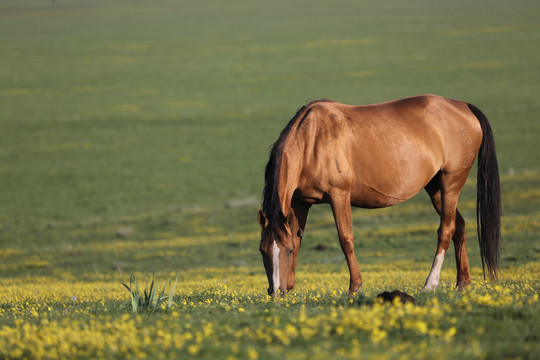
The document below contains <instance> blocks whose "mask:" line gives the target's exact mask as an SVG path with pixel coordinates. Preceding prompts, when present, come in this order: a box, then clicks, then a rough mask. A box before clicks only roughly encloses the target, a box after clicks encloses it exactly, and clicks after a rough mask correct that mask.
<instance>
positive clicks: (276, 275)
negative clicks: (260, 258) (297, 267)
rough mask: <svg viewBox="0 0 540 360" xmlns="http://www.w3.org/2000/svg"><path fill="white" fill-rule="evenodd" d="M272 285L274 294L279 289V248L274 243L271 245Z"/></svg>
mask: <svg viewBox="0 0 540 360" xmlns="http://www.w3.org/2000/svg"><path fill="white" fill-rule="evenodd" d="M272 265H273V266H272V268H273V270H274V271H273V273H272V283H273V284H274V293H276V292H277V291H278V289H279V246H277V244H276V242H275V241H274V244H273V245H272Z"/></svg>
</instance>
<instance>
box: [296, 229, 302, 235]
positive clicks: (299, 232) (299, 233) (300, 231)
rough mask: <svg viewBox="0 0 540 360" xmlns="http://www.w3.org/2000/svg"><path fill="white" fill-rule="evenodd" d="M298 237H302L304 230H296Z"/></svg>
mask: <svg viewBox="0 0 540 360" xmlns="http://www.w3.org/2000/svg"><path fill="white" fill-rule="evenodd" d="M296 235H297V236H298V237H302V236H304V230H302V229H298V233H297V234H296Z"/></svg>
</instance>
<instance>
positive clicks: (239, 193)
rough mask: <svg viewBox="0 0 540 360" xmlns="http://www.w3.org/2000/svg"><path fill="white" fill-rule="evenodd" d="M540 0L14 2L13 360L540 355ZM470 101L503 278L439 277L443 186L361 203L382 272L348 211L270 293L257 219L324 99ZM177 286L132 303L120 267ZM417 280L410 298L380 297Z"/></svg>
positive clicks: (9, 167) (9, 50) (1, 181)
mask: <svg viewBox="0 0 540 360" xmlns="http://www.w3.org/2000/svg"><path fill="white" fill-rule="evenodd" d="M539 13H540V5H539V4H538V2H535V1H532V0H531V1H529V0H517V1H514V2H508V1H502V0H495V1H487V0H478V1H474V2H471V1H464V0H456V1H451V2H446V1H445V2H443V1H427V0H410V1H407V2H403V1H398V0H389V1H385V2H381V1H371V0H366V1H358V2H354V1H348V0H339V1H337V2H323V1H319V0H314V1H309V2H308V1H304V0H302V1H295V2H286V1H282V0H277V1H273V2H271V3H268V2H259V1H248V0H232V1H227V2H222V1H216V0H209V1H188V0H182V1H172V0H163V1H159V2H150V1H127V0H115V1H105V0H95V1H88V0H56V1H45V0H24V1H18V0H2V1H1V2H0V44H2V47H1V50H0V358H2V359H4V358H5V359H20V358H29V359H55V358H109V359H116V358H119V359H120V358H122V359H123V358H149V359H157V358H187V357H194V358H207V359H216V358H223V359H234V358H238V359H273V358H284V357H285V358H291V359H302V358H306V359H307V358H310V359H317V358H321V359H327V358H336V359H348V358H353V359H358V358H380V359H409V358H410V359H422V358H424V359H431V358H443V359H537V358H538V357H539V356H540V325H539V324H540V302H539V294H540V240H539V239H540V162H539V160H538V154H539V153H540V144H539V141H538V138H539V136H540V98H539V97H538V94H540V85H539V84H540V51H539V50H538V46H537V44H538V43H539V42H540V23H539V22H538V19H537V17H538V14H539ZM422 93H435V94H438V95H442V96H446V97H452V98H457V99H461V100H465V101H468V102H470V103H472V104H475V105H476V106H478V107H479V108H480V109H482V110H483V111H484V112H485V113H486V115H487V116H488V118H489V119H490V122H491V125H492V127H493V130H494V134H495V140H496V143H497V154H498V158H499V167H500V173H501V187H502V201H503V219H502V234H503V249H502V254H501V275H500V281H499V282H498V283H496V284H490V283H487V282H485V281H484V279H483V276H482V269H481V263H480V256H479V251H478V245H477V243H476V242H477V241H476V228H475V171H474V170H473V172H472V173H471V176H470V179H469V181H468V182H467V184H466V186H465V189H464V191H463V193H462V195H461V198H460V205H459V209H460V211H461V212H462V214H463V215H464V217H465V219H466V221H467V238H468V244H469V246H468V251H469V258H470V262H471V267H472V278H473V279H472V281H473V283H472V284H471V286H470V287H469V288H467V289H466V290H464V291H457V290H455V288H454V282H455V274H456V273H455V263H454V259H453V256H454V254H453V253H454V252H453V249H451V250H449V252H448V255H447V257H446V261H445V264H444V267H443V271H442V275H441V276H442V277H441V285H440V286H439V289H438V290H437V291H435V292H421V291H420V289H421V286H422V285H423V281H424V280H425V277H426V276H427V274H428V272H429V269H430V266H431V261H432V256H433V253H434V251H435V247H436V230H437V227H438V217H437V215H436V213H435V211H434V210H433V209H432V207H431V204H430V201H429V198H428V196H427V195H426V194H423V193H421V194H419V195H418V196H416V197H415V198H413V199H411V200H410V201H408V202H406V203H404V204H402V205H399V206H396V207H393V208H388V209H379V210H364V209H354V210H353V223H354V227H355V229H354V230H355V238H356V241H355V246H356V252H357V255H358V261H359V264H360V270H361V271H362V275H363V277H364V287H363V289H362V291H361V292H360V293H359V294H358V295H356V296H352V297H351V296H348V295H347V294H346V289H347V285H348V272H347V268H346V263H345V260H344V257H343V254H342V253H341V250H340V247H339V244H338V241H337V236H336V230H335V226H334V223H333V218H332V214H331V212H330V209H329V208H328V207H327V206H325V205H320V206H318V207H316V208H314V209H313V210H312V211H311V213H310V218H309V219H308V224H307V228H306V232H305V236H304V243H303V248H302V250H301V252H300V256H299V264H298V274H297V284H296V289H295V290H294V291H293V292H291V293H289V294H288V295H287V296H285V297H281V298H270V297H268V296H267V295H266V287H267V281H266V275H265V273H264V268H263V266H262V261H261V258H260V254H259V252H258V245H259V239H260V232H259V227H258V224H257V220H256V215H257V211H258V209H259V206H260V201H261V191H262V187H263V170H264V166H265V164H266V161H267V160H268V151H269V149H270V145H271V144H272V142H273V141H275V139H276V138H277V136H278V134H279V132H280V131H281V129H282V128H283V127H284V126H285V125H286V123H287V122H288V121H289V119H290V118H291V117H292V116H293V115H294V113H295V111H296V110H297V109H298V108H299V107H300V106H302V105H304V104H306V103H307V102H308V101H309V100H312V99H318V98H330V99H334V100H337V101H340V102H343V103H350V104H367V103H374V102H380V101H386V100H392V99H396V98H401V97H405V96H409V95H415V94H422ZM153 273H155V276H156V279H157V281H158V284H160V286H163V284H164V282H165V281H166V280H167V279H172V280H173V281H174V278H175V277H176V274H177V273H179V280H178V284H177V287H176V291H175V293H174V297H173V305H172V307H171V308H168V307H166V306H164V307H163V308H162V309H160V310H158V311H155V312H152V313H148V312H142V313H133V311H132V309H131V305H130V299H129V293H128V292H127V291H126V289H125V288H124V287H123V286H122V285H121V282H124V283H126V282H129V278H130V275H131V274H135V275H136V277H137V279H138V280H139V285H140V286H141V287H144V284H145V283H147V282H149V281H150V279H151V277H152V274H153ZM394 289H399V290H402V291H406V292H407V293H409V294H411V295H412V296H414V297H415V299H416V304H415V305H412V304H407V305H402V304H394V305H389V304H382V303H380V302H379V301H378V300H377V299H376V295H377V294H379V293H381V292H383V291H391V290H394Z"/></svg>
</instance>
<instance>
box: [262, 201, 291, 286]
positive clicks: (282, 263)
mask: <svg viewBox="0 0 540 360" xmlns="http://www.w3.org/2000/svg"><path fill="white" fill-rule="evenodd" d="M259 224H260V225H261V245H260V247H259V250H260V251H261V254H262V258H263V263H264V268H265V270H266V276H267V277H268V286H269V287H268V294H269V295H276V294H279V293H280V292H281V293H286V292H287V291H289V290H290V289H291V288H292V287H293V286H294V269H292V267H293V258H294V255H293V253H294V241H293V237H292V234H291V228H290V226H289V224H288V223H287V221H284V222H283V223H280V224H276V223H275V222H274V221H272V222H269V221H268V219H267V218H266V217H265V216H264V214H263V212H262V211H259Z"/></svg>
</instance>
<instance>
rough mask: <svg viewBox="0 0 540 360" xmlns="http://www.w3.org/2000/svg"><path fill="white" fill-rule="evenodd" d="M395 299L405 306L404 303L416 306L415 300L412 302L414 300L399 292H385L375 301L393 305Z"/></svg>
mask: <svg viewBox="0 0 540 360" xmlns="http://www.w3.org/2000/svg"><path fill="white" fill-rule="evenodd" d="M395 298H399V300H400V301H401V303H402V304H406V303H412V304H416V300H414V298H413V297H412V296H411V295H409V294H407V293H404V292H402V291H399V290H394V291H392V292H388V291H385V292H383V293H381V294H379V295H377V299H382V301H383V302H389V303H393V302H394V299H395Z"/></svg>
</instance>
